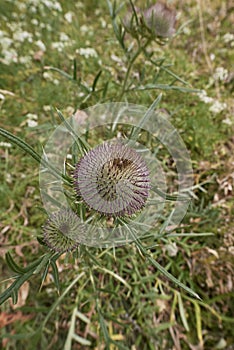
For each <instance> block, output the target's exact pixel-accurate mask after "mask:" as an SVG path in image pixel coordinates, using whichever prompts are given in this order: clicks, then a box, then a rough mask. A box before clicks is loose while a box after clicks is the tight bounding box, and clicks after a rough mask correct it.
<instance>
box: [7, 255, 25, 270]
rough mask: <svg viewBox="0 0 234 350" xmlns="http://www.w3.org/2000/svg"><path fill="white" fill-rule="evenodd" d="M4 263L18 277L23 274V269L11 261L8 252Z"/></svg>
mask: <svg viewBox="0 0 234 350" xmlns="http://www.w3.org/2000/svg"><path fill="white" fill-rule="evenodd" d="M5 258H6V263H7V265H8V266H9V267H10V269H11V270H12V271H14V272H16V273H17V274H19V275H22V274H23V273H24V269H23V268H21V267H20V266H19V265H17V264H16V262H15V261H14V260H13V258H12V256H11V254H10V252H7V253H6V257H5Z"/></svg>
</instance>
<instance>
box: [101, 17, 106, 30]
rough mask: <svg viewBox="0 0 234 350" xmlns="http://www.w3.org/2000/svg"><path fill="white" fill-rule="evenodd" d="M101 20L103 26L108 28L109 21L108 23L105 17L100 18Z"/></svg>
mask: <svg viewBox="0 0 234 350" xmlns="http://www.w3.org/2000/svg"><path fill="white" fill-rule="evenodd" d="M100 22H101V26H102V28H106V26H107V23H106V21H105V20H104V19H103V18H100Z"/></svg>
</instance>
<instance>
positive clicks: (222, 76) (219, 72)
mask: <svg viewBox="0 0 234 350" xmlns="http://www.w3.org/2000/svg"><path fill="white" fill-rule="evenodd" d="M213 78H214V80H216V81H217V80H221V81H224V80H226V79H227V78H228V70H227V69H225V68H223V67H217V68H216V70H215V73H214V75H213Z"/></svg>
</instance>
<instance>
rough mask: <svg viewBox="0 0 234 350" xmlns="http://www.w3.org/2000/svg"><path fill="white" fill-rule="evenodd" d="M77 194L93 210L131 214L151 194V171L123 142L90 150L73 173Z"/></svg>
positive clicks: (140, 206)
mask: <svg viewBox="0 0 234 350" xmlns="http://www.w3.org/2000/svg"><path fill="white" fill-rule="evenodd" d="M74 185H75V189H76V192H77V194H78V195H79V196H81V197H82V199H83V200H84V202H85V203H86V204H87V205H88V206H89V207H90V208H92V209H94V210H96V211H98V212H99V213H101V214H104V215H108V216H124V215H132V214H134V213H135V212H137V211H138V210H140V209H142V208H143V207H144V205H145V202H146V200H147V198H148V195H149V189H150V180H149V171H148V168H147V166H146V163H145V161H144V160H143V158H142V157H141V156H140V155H139V154H138V153H137V152H136V151H135V150H134V149H131V148H129V147H127V146H125V145H123V144H121V143H120V142H117V143H103V144H102V145H99V146H97V147H96V148H94V149H93V150H91V151H89V152H88V153H87V154H86V155H85V156H84V157H83V158H82V159H81V160H80V161H79V162H78V163H77V164H76V168H75V172H74Z"/></svg>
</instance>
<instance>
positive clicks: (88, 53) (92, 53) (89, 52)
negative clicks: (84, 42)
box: [76, 47, 98, 58]
mask: <svg viewBox="0 0 234 350" xmlns="http://www.w3.org/2000/svg"><path fill="white" fill-rule="evenodd" d="M76 52H77V53H79V54H80V55H81V56H84V57H85V58H89V57H98V54H97V52H96V50H94V49H93V48H91V47H86V48H82V47H81V48H80V49H78V50H77V51H76Z"/></svg>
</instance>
